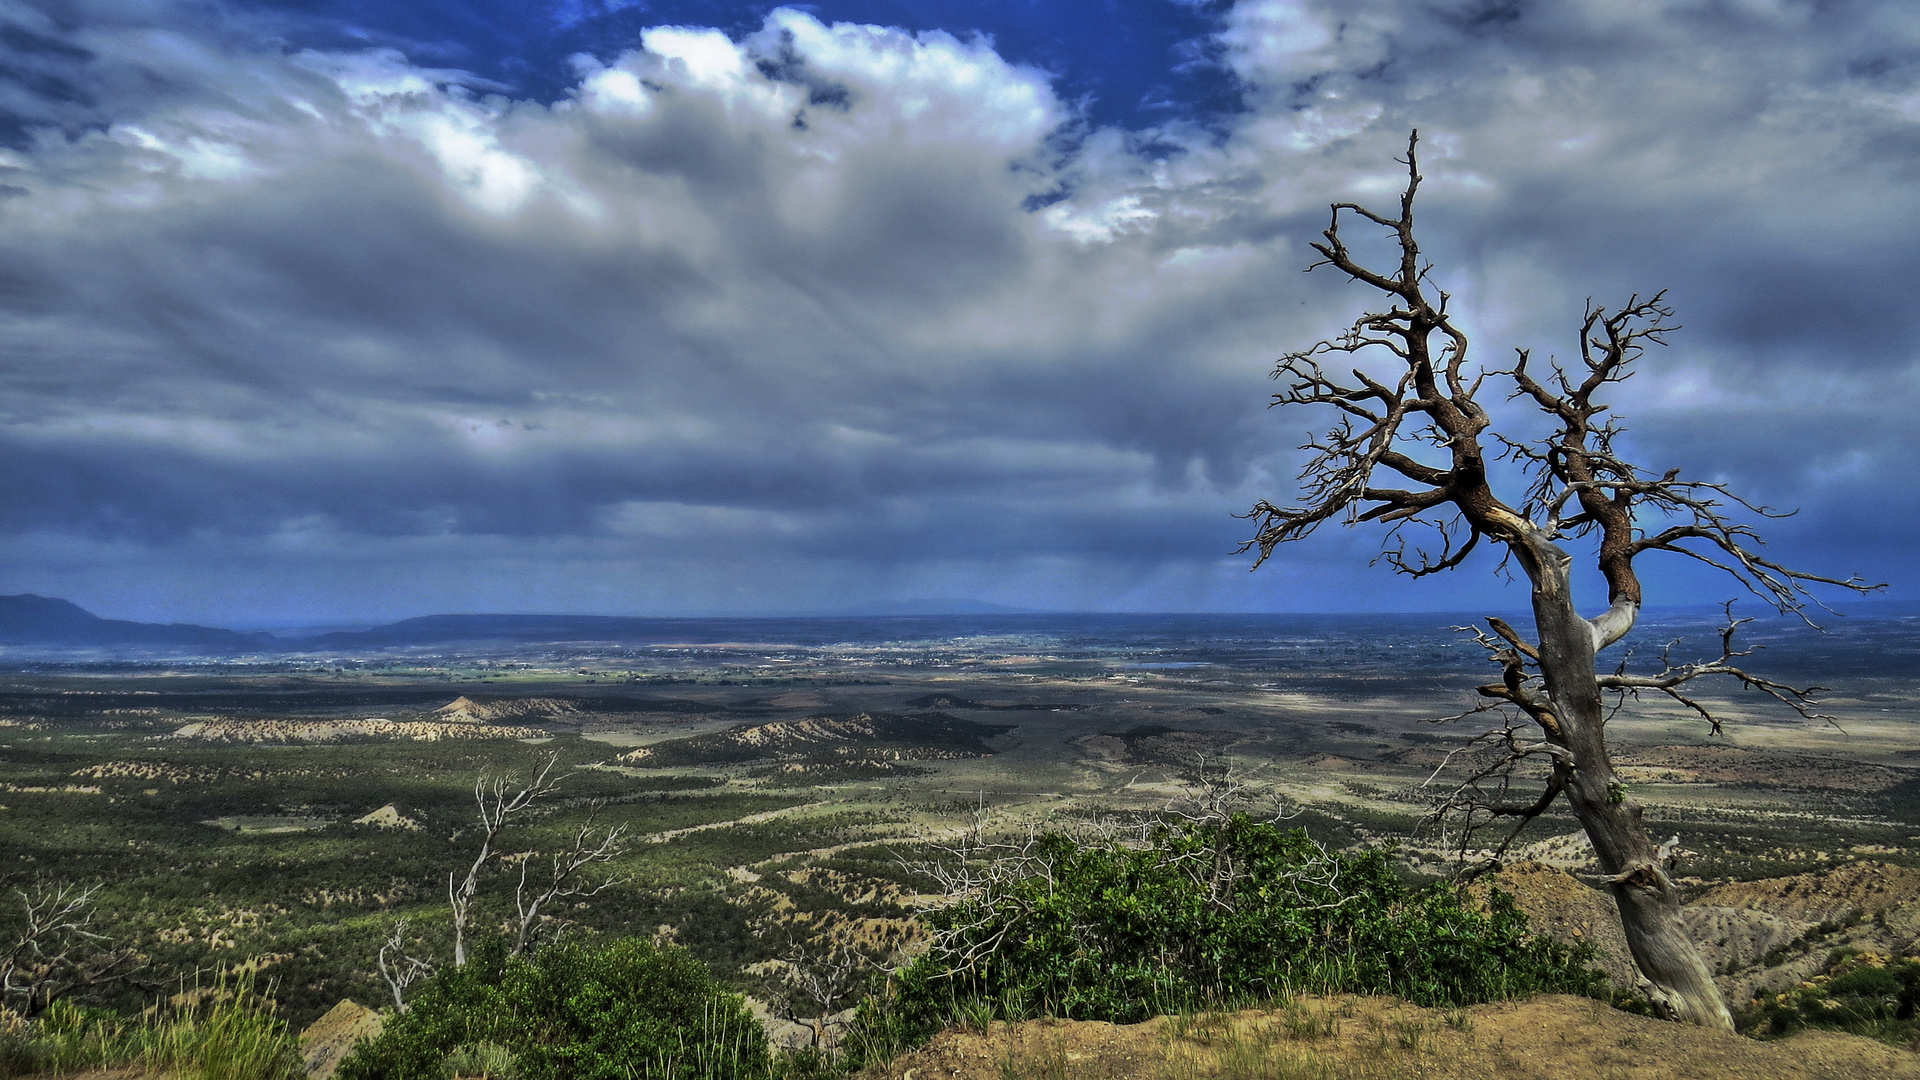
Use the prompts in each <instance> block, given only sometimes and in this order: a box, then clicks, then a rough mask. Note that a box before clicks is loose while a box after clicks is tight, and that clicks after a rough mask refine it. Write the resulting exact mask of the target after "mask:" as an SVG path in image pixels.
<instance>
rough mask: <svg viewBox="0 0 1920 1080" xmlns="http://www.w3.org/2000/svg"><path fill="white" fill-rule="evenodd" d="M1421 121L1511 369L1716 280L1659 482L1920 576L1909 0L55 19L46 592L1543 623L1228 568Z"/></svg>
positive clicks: (396, 610) (1677, 301)
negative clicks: (1292, 382) (1726, 492)
mask: <svg viewBox="0 0 1920 1080" xmlns="http://www.w3.org/2000/svg"><path fill="white" fill-rule="evenodd" d="M1413 127H1418V128H1419V129H1420V130H1421V132H1422V138H1423V146H1424V153H1425V160H1424V162H1423V164H1424V166H1425V168H1424V171H1425V173H1426V175H1427V178H1428V183H1427V185H1426V187H1425V188H1424V189H1423V194H1422V217H1423V221H1424V225H1423V231H1424V233H1425V248H1426V250H1427V251H1428V252H1429V253H1430V254H1431V256H1432V257H1433V258H1434V260H1435V262H1436V270H1435V273H1436V275H1437V277H1438V278H1439V280H1440V281H1441V282H1442V283H1443V284H1444V285H1445V286H1446V287H1447V288H1448V289H1450V290H1451V291H1452V292H1453V293H1454V296H1455V305H1456V310H1457V312H1458V313H1459V314H1460V316H1461V318H1462V321H1463V322H1464V324H1465V325H1466V326H1467V327H1468V328H1469V331H1470V332H1471V333H1472V334H1473V335H1474V338H1475V347H1476V349H1477V350H1478V351H1479V355H1480V356H1481V357H1482V358H1483V359H1486V360H1488V361H1490V362H1498V361H1500V360H1501V359H1502V358H1503V356H1504V354H1506V353H1508V352H1509V351H1510V350H1511V349H1512V348H1513V347H1516V346H1526V347H1531V348H1533V349H1534V350H1535V352H1536V354H1539V355H1544V354H1548V353H1553V352H1559V353H1562V354H1565V353H1567V352H1568V351H1570V350H1571V348H1572V347H1573V345H1574V339H1573V329H1574V327H1575V324H1576V320H1577V319H1578V316H1579V313H1580V310H1581V307H1582V304H1583V303H1584V302H1585V301H1586V299H1587V298H1588V297H1592V298H1593V299H1594V300H1596V301H1597V302H1600V303H1607V304H1617V303H1618V302H1619V301H1621V300H1623V299H1624V298H1625V297H1626V296H1627V295H1629V294H1630V293H1632V292H1634V291H1636V290H1637V291H1640V292H1643V293H1644V292H1647V291H1651V290H1657V289H1662V288H1665V289H1668V290H1669V297H1670V299H1671V302H1672V303H1673V305H1674V306H1675V308H1676V309H1677V310H1678V321H1680V322H1681V323H1683V324H1684V325H1685V327H1686V329H1685V330H1684V331H1683V332H1681V333H1680V334H1678V335H1676V336H1675V337H1674V339H1673V344H1672V346H1671V347H1669V348H1668V349H1666V350H1664V351H1662V352H1661V353H1659V354H1658V355H1653V356H1650V357H1648V359H1647V361H1646V363H1645V370H1644V371H1643V372H1642V374H1641V375H1640V376H1639V377H1638V378H1636V379H1635V380H1634V381H1633V382H1632V383H1630V384H1629V385H1628V386H1627V387H1625V388H1623V389H1622V390H1621V391H1620V392H1619V393H1618V394H1616V395H1615V399H1614V401H1613V402H1612V403H1613V404H1614V405H1615V406H1616V407H1617V408H1618V409H1619V410H1620V411H1621V412H1622V413H1624V414H1625V415H1626V416H1627V417H1628V419H1629V426H1630V428H1631V433H1632V434H1631V446H1632V450H1633V452H1634V453H1635V454H1637V455H1638V457H1639V458H1640V460H1642V461H1643V462H1645V463H1646V464H1648V465H1650V466H1657V467H1661V468H1665V467H1669V466H1677V467H1681V468H1683V469H1685V470H1686V471H1687V472H1688V473H1689V474H1691V475H1695V476H1700V477H1712V478H1720V479H1725V480H1728V481H1732V482H1735V483H1737V484H1739V485H1740V486H1741V488H1742V489H1743V490H1745V491H1747V492H1749V493H1750V494H1751V495H1752V496H1753V497H1755V498H1756V499H1759V500H1762V501H1765V502H1767V503H1769V504H1772V505H1775V506H1780V507H1798V508H1800V511H1801V512H1800V514H1799V515H1798V516H1796V517H1794V518H1791V519H1788V520H1786V521H1783V522H1779V523H1776V524H1775V525H1773V526H1772V528H1771V529H1770V532H1769V535H1770V537H1771V538H1772V539H1773V542H1774V549H1775V552H1776V553H1777V554H1778V555H1780V556H1782V557H1783V558H1787V559H1790V560H1798V561H1800V562H1802V563H1806V564H1809V565H1811V566H1813V567H1814V568H1817V569H1821V570H1825V571H1829V572H1839V573H1848V572H1859V573H1862V574H1865V575H1868V576H1871V577H1873V578H1875V579H1876V580H1887V581H1891V582H1893V583H1894V590H1893V592H1892V593H1891V595H1893V596H1895V597H1913V596H1914V595H1915V593H1914V592H1913V590H1912V586H1911V584H1910V581H1911V578H1912V573H1911V570H1910V567H1911V565H1912V557H1911V554H1910V553H1911V552H1912V551H1913V549H1914V546H1915V544H1914V537H1915V534H1916V530H1917V529H1920V475H1917V473H1920V468H1917V467H1916V452H1915V451H1916V444H1917V443H1920V423H1916V421H1915V419H1914V418H1915V416H1916V415H1920V363H1917V362H1916V356H1917V355H1920V354H1917V353H1916V349H1917V348H1920V346H1917V345H1916V344H1915V343H1916V340H1920V304H1916V301H1915V299H1914V291H1915V288H1916V283H1917V282H1920V243H1916V236H1920V9H1916V8H1915V7H1914V6H1913V5H1910V4H1906V3H1901V2H1898V0H1886V2H1881V3H1873V2H1849V0H1822V2H1818V3H1815V2H1799V0H1556V2H1552V3H1545V2H1539V3H1530V2H1527V0H1239V2H1237V3H1219V2H1205V0H1104V2H1099V0H1087V2H1076V3H1064V2H1059V3H1054V2H1046V0H950V2H943V3H933V2H913V0H827V2H823V3H818V4H809V5H805V6H802V7H788V8H773V7H769V6H766V5H764V4H751V3H735V2H709V3H698V2H692V0H677V2H665V0H662V2H658V3H649V2H639V0H625V2H622V0H469V2H455V0H419V2H410V3H405V4H394V3H391V2H390V0H380V2H376V0H0V142H4V149H3V150H0V173H4V175H0V185H3V186H0V195H4V199H3V200H0V357H3V359H0V460H4V461H5V462H6V467H5V468H4V469H0V488H3V490H0V592H9V593H11V592H38V593H42V594H48V595H56V596H64V597H68V598H71V599H73V600H76V601H78V602H80V603H82V604H83V605H86V606H88V607H89V608H91V609H93V610H95V611H97V612H100V613H102V614H107V615H113V616H119V617H127V618H138V619H158V620H190V621H200V622H211V623H219V624H225V625H236V624H238V625H287V624H315V623H327V622H350V621H355V620H377V619H385V618H391V617H403V616H408V615H415V614H423V613H429V612H443V611H556V612H597V613H619V614H653V613H659V614H672V613H734V612H739V613H747V612H791V611H821V610H840V609H847V608H855V607H859V606H862V605H866V604H871V603H874V602H879V601H886V600H890V599H892V600H902V599H908V598H916V597H959V598H971V599H977V600H982V601H989V602H994V603H1000V604H1008V605H1016V606H1023V607H1033V608H1048V609H1066V610H1130V611H1143V610H1218V611H1232V610H1255V611H1288V610H1294V611H1300V610H1307V611H1327V610H1343V609H1373V610H1378V609H1436V608H1463V607H1465V608H1472V607H1478V606H1481V605H1483V604H1489V603H1494V602H1496V600H1497V594H1498V591H1499V590H1500V589H1501V586H1500V584H1499V580H1498V578H1497V577H1496V575H1495V574H1494V568H1493V565H1492V563H1491V561H1488V562H1485V563H1476V564H1471V565H1469V566H1468V567H1467V568H1465V569H1463V570H1462V571H1460V572H1458V573H1456V574H1453V575H1451V576H1449V577H1448V578H1447V579H1444V580H1432V581H1423V582H1419V583H1413V584H1409V583H1407V582H1405V581H1403V580H1398V579H1395V578H1394V577H1393V576H1392V575H1391V574H1389V573H1388V572H1387V571H1386V570H1385V569H1384V568H1379V567H1376V568H1369V567H1368V565H1367V563H1368V560H1369V558H1370V557H1371V556H1372V555H1373V554H1374V553H1375V552H1376V551H1377V548H1378V541H1379V537H1378V536H1377V535H1376V534H1372V533H1367V532H1364V531H1356V532H1350V533H1343V532H1341V531H1338V530H1331V529H1330V530H1324V531H1322V532H1320V533H1318V534H1316V535H1315V536H1314V537H1313V538H1311V539H1310V540H1309V541H1308V542H1306V543H1303V544H1300V545H1296V546H1294V547H1293V548H1292V549H1290V550H1285V551H1283V552H1282V553H1281V554H1280V555H1279V556H1278V557H1276V559H1275V560H1274V561H1273V562H1271V563H1269V564H1268V565H1267V566H1266V567H1263V568H1262V569H1261V570H1260V571H1259V572H1258V573H1254V574H1249V573H1248V572H1247V567H1248V559H1247V558H1246V557H1245V556H1236V555H1234V554H1232V552H1233V548H1234V546H1235V544H1236V542H1237V541H1238V540H1240V539H1242V538H1243V536H1244V535H1245V534H1246V532H1247V524H1246V523H1245V522H1243V521H1239V520H1236V519H1235V518H1234V517H1233V516H1232V515H1233V514H1234V513H1235V512H1237V511H1243V510H1245V509H1246V508H1247V507H1248V506H1249V505H1250V504H1251V503H1252V502H1253V501H1254V500H1255V499H1257V498H1261V497H1271V498H1274V499H1275V500H1276V501H1278V500H1280V499H1283V498H1285V497H1286V496H1287V495H1289V494H1290V493H1291V492H1292V490H1293V476H1294V472H1295V470H1296V469H1297V467H1298V460H1299V459H1298V453H1297V451H1296V450H1295V449H1294V448H1295V447H1296V446H1297V445H1298V444H1299V443H1300V442H1301V440H1302V437H1303V436H1304V435H1305V434H1306V432H1307V430H1308V428H1309V427H1312V426H1314V425H1315V424H1317V423H1318V422H1319V418H1315V417H1309V416H1299V415H1294V414H1291V413H1288V412H1284V411H1269V410H1268V409H1267V408H1266V401H1267V397H1268V395H1269V394H1270V393H1271V392H1272V390H1273V384H1271V383H1270V382H1268V381H1267V378H1266V376H1267V374H1268V372H1269V371H1270V370H1271V367H1272V362H1273V359H1274V357H1275V356H1276V355H1278V354H1279V353H1280V352H1282V351H1284V350H1285V349H1287V348H1290V347H1297V346H1299V345H1303V344H1305V343H1307V342H1310V341H1312V340H1313V339H1315V338H1317V337H1319V336H1321V335H1323V334H1326V333H1328V332H1330V331H1332V330H1333V329H1335V328H1336V327H1337V326H1339V325H1341V324H1343V323H1344V322H1345V321H1346V320H1348V319H1350V318H1351V317H1352V316H1353V314H1355V313H1356V312H1357V311H1358V310H1359V309H1360V305H1362V304H1363V303H1365V302H1367V301H1368V300H1369V299H1370V298H1369V297H1367V296H1366V295H1365V294H1364V291H1363V290H1362V289H1361V288H1360V287H1359V286H1355V285H1349V284H1346V283H1344V282H1342V281H1341V280H1339V279H1338V278H1337V276H1334V275H1329V274H1328V273H1325V272H1321V273H1316V274H1312V275H1304V274H1302V273H1301V272H1300V271H1301V269H1302V267H1304V266H1305V265H1306V264H1307V262H1308V261H1309V259H1310V252H1308V250H1307V249H1306V246H1305V245H1306V242H1307V241H1308V240H1309V239H1313V238H1315V236H1316V234H1317V232H1318V230H1319V229H1321V228H1323V227H1324V225H1325V217H1326V204H1327V203H1328V202H1329V201H1330V200H1335V199H1343V200H1344V199H1357V200H1361V201H1369V200H1372V201H1377V202H1380V203H1381V204H1382V206H1383V208H1386V207H1388V206H1390V205H1391V203H1390V200H1391V199H1392V197H1393V195H1394V193H1395V191H1396V189H1397V185H1398V183H1399V181H1400V174H1399V172H1398V169H1399V167H1398V166H1396V165H1395V164H1394V163H1393V161H1392V158H1393V156H1394V155H1395V154H1396V153H1399V152H1401V151H1402V150H1403V149H1404V146H1405V141H1406V137H1407V132H1408V130H1409V129H1410V128H1413ZM1650 569H1651V570H1652V571H1653V573H1652V577H1653V579H1654V583H1653V590H1652V595H1651V596H1650V599H1651V600H1652V601H1653V602H1655V603H1661V602H1668V603H1690V602H1699V601H1705V600H1713V599H1716V598H1718V597H1720V596H1721V595H1723V594H1725V593H1727V591H1728V586H1726V585H1725V584H1723V583H1721V582H1717V581H1714V580H1711V579H1708V578H1702V577H1699V576H1696V575H1694V574H1693V573H1692V571H1691V570H1687V569H1685V568H1679V567H1661V568H1652V567H1650ZM1504 603H1506V604H1507V606H1510V604H1511V599H1510V598H1509V600H1508V601H1505V602H1504Z"/></svg>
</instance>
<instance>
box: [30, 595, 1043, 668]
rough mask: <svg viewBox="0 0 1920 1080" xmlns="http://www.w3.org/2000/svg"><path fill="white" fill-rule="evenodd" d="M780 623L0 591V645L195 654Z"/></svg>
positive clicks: (930, 613) (919, 611)
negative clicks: (149, 604)
mask: <svg viewBox="0 0 1920 1080" xmlns="http://www.w3.org/2000/svg"><path fill="white" fill-rule="evenodd" d="M1017 614H1027V612H1023V611H1022V610H1021V609H1019V608H1010V607H1002V606H1000V605H998V604H988V603H983V602H981V601H977V600H908V601H900V602H892V603H886V604H876V605H871V606H869V607H866V608H862V609H860V610H858V611H846V612H842V613H837V614H835V615H830V616H819V617H818V618H826V619H836V618H853V617H867V618H872V617H881V618H920V617H934V616H969V615H971V616H986V615H1017ZM786 621H789V620H780V619H755V618H744V619H710V618H659V617H639V616H625V615H425V616H421V617H419V618H414V619H402V620H400V621H399V622H394V623H387V624H385V625H383V626H375V627H371V628H368V629H365V630H351V631H337V632H333V633H325V634H317V635H306V636H300V637H280V636H276V635H274V634H267V633H245V632H242V631H238V630H222V629H219V628H217V627H211V626H196V625H193V624H191V623H142V622H130V621H127V620H125V619H103V618H101V617H100V616H98V615H95V614H93V613H92V612H90V611H88V610H86V609H85V608H83V607H81V606H80V605H78V604H75V603H74V602H72V601H71V600H60V599H56V598H54V597H49V596H35V595H33V594H32V593H23V594H21V595H18V596H0V646H16V647H23V648H45V649H74V648H129V649H147V650H159V651H191V652H196V653H216V654H220V653H261V652H268V653H277V652H308V651H322V652H327V651H348V650H357V649H369V650H378V649H403V648H412V647H423V646H432V645H441V644H448V643H454V642H462V643H464V642H487V641H497V642H517V643H530V642H547V641H626V642H635V643H640V642H669V641H694V642H698V641H726V640H734V639H738V640H754V639H756V638H758V637H762V636H764V635H765V632H766V631H767V630H768V629H771V628H772V625H773V624H775V623H781V622H786Z"/></svg>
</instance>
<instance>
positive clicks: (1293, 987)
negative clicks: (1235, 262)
mask: <svg viewBox="0 0 1920 1080" xmlns="http://www.w3.org/2000/svg"><path fill="white" fill-rule="evenodd" d="M1005 858H1010V859H1011V860H1012V864H1011V865H1013V866H1014V870H1013V871H1012V872H1009V873H1001V874H998V875H995V874H994V873H993V872H992V869H991V868H987V869H985V870H982V871H981V872H979V873H976V874H975V875H974V880H975V881H977V882H990V884H988V885H987V886H986V887H985V888H983V889H980V890H976V891H975V893H974V894H973V895H970V896H967V897H965V898H963V899H961V900H959V902H957V903H955V904H953V905H952V906H949V907H947V908H944V909H942V910H940V911H938V912H936V913H934V915H933V916H932V917H931V919H930V923H931V926H932V928H933V931H934V938H935V943H934V946H933V948H932V949H931V950H930V951H929V952H928V953H927V954H926V955H925V956H923V957H922V958H921V959H919V960H917V961H915V962H914V963H913V964H911V965H909V966H908V967H907V968H906V969H905V970H904V971H902V972H901V973H900V975H899V977H898V978H897V979H896V980H895V982H894V985H893V986H892V988H891V993H890V996H889V997H888V998H886V999H884V1000H869V1002H868V1003H867V1004H866V1005H865V1006H863V1009H862V1013H861V1016H860V1019H859V1021H858V1022H857V1023H856V1031H855V1033H854V1038H853V1040H852V1042H851V1044H850V1045H851V1048H852V1052H853V1053H854V1054H855V1056H856V1057H864V1056H868V1055H884V1054H886V1053H889V1052H890V1051H891V1050H893V1049H897V1048H898V1047H899V1046H903V1045H909V1044H911V1043H913V1042H915V1041H918V1040H919V1039H921V1038H924V1037H925V1036H926V1035H928V1034H930V1033H931V1032H932V1031H933V1030H936V1029H938V1028H939V1027H941V1026H943V1025H944V1024H946V1023H947V1022H949V1021H950V1020H951V1019H952V1018H954V1017H956V1016H958V1015H960V1014H961V1013H962V1011H963V1010H965V1011H967V1012H968V1013H969V1014H971V1013H972V1012H977V1011H978V1003H982V1002H984V1003H989V1004H990V1005H992V1007H993V1008H994V1009H995V1011H996V1012H997V1013H998V1014H999V1015H1000V1016H1001V1017H1003V1018H1007V1019H1012V1018H1015V1017H1017V1016H1026V1015H1035V1014H1047V1015H1055V1016H1062V1017H1069V1018H1073V1019H1087V1020H1110V1021H1114V1022H1118V1023H1131V1022H1137V1021H1140V1020H1144V1019H1147V1018H1148V1017H1150V1016H1153V1015H1155V1014H1156V1013H1165V1012H1172V1011H1175V1010H1179V1009H1186V1008H1193V1007H1198V1006H1209V1005H1213V1004H1219V1003H1224V1002H1231V1001H1235V1000H1262V999H1273V998H1278V997H1284V996H1286V995H1288V994H1291V993H1296V992H1315V993H1382V994H1396V995H1399V996H1401V997H1405V998H1407V999H1409V1000H1411V1001H1414V1002H1416V1003H1419V1004H1422V1005H1428V1006H1457V1005H1465V1004H1471V1003H1476V1002H1481V1001H1488V1000H1493V999H1498V998H1505V997H1514V996H1521V995H1526V994H1533V993H1540V992H1549V991H1559V992H1573V993H1594V992H1598V991H1599V990H1600V989H1601V988H1602V987H1603V986H1604V985H1605V977H1604V976H1603V975H1601V974H1600V973H1599V972H1597V971H1594V970H1592V969H1591V968H1590V967H1589V966H1588V961H1589V960H1590V959H1591V958H1592V950H1591V948H1590V947H1583V948H1579V949H1575V948H1569V947H1567V946H1565V945H1562V944H1560V943H1558V942H1554V941H1551V940H1545V939H1535V938H1533V937H1530V936H1529V935H1528V933H1527V923H1526V917H1525V916H1524V915H1523V914H1521V912H1520V911H1519V910H1518V909H1516V908H1515V907H1514V905H1513V900H1512V898H1511V897H1509V896H1506V895H1505V894H1501V893H1495V894H1494V897H1493V900H1492V903H1491V904H1490V906H1489V909H1488V910H1485V911H1482V910H1479V909H1478V908H1476V906H1475V905H1474V904H1473V903H1472V902H1471V901H1470V900H1468V899H1467V898H1466V897H1464V896H1463V895H1462V894H1461V893H1460V892H1459V891H1458V890H1457V889H1455V888H1452V887H1449V886H1444V885H1440V886H1431V887H1428V888H1425V889H1420V890H1411V889H1409V888H1408V887H1407V886H1406V885H1404V884H1403V883H1402V882H1401V881H1400V879H1399V878H1398V877H1397V876H1396V875H1395V873H1394V872H1393V868H1392V866H1391V864H1390V863H1389V861H1388V859H1387V857H1386V855H1384V854H1383V853H1380V852H1368V853H1355V854H1341V853H1336V852H1330V851H1327V850H1326V849H1324V848H1322V847H1321V846H1320V845H1318V844H1316V843H1315V842H1313V841H1312V840H1311V839H1309V838H1308V837H1307V835H1306V833H1305V832H1304V831H1302V830H1298V829H1293V830H1283V829H1281V828H1279V827H1277V826H1275V825H1272V824H1269V823H1262V822H1255V821H1251V820H1249V819H1248V818H1246V817H1245V816H1244V815H1235V816H1233V817H1231V818H1226V819H1223V820H1218V821H1214V822H1192V823H1181V824H1175V825H1167V826H1162V827H1160V828H1159V829H1158V830H1157V831H1156V832H1154V833H1153V834H1151V836H1150V838H1149V842H1148V843H1146V844H1145V845H1128V844H1122V843H1118V842H1112V841H1102V842H1093V843H1087V842H1081V841H1078V840H1075V839H1073V838H1071V837H1069V836H1066V835H1062V834H1048V835H1045V836H1041V837H1039V838H1037V839H1035V840H1034V841H1033V842H1032V843H1031V844H1027V845H1022V846H1021V848H1020V850H1019V851H1018V852H1017V854H1012V855H1009V856H1006V857H1005ZM1003 861H1004V859H1003ZM970 1003H971V1004H973V1005H974V1006H975V1007H974V1008H971V1009H968V1008H967V1006H968V1005H969V1004H970Z"/></svg>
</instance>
